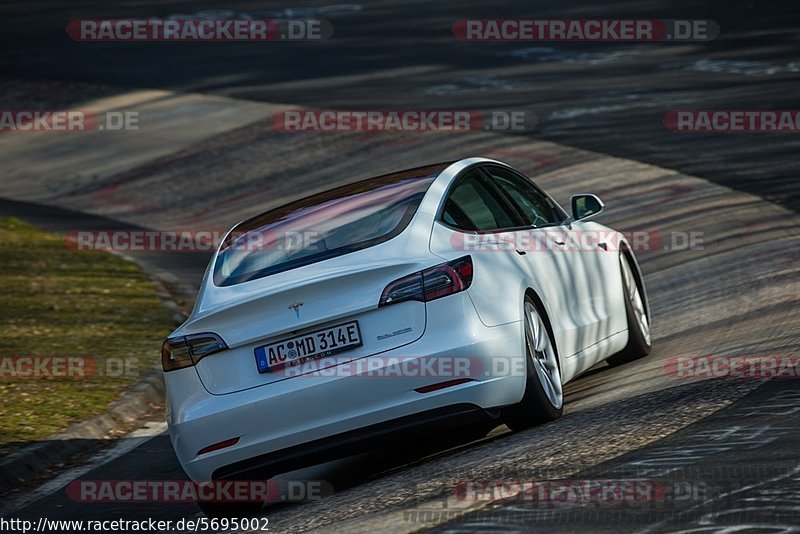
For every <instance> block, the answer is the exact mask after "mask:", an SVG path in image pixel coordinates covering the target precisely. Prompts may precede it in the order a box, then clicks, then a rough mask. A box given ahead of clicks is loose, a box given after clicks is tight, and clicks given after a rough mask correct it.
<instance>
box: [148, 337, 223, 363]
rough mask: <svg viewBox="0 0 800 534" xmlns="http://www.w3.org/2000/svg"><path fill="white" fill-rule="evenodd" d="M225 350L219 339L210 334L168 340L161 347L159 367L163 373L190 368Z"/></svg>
mask: <svg viewBox="0 0 800 534" xmlns="http://www.w3.org/2000/svg"><path fill="white" fill-rule="evenodd" d="M227 348H228V346H227V345H226V344H225V342H224V341H222V338H221V337H219V336H218V335H217V334H213V333H210V332H209V333H205V334H191V335H188V336H181V337H173V338H169V339H167V340H165V341H164V344H163V345H161V367H162V369H164V371H165V372H166V371H175V370H176V369H183V368H184V367H191V366H192V365H194V364H196V363H197V362H199V361H200V360H201V359H203V358H205V357H206V356H208V355H209V354H214V353H215V352H220V351H223V350H225V349H227Z"/></svg>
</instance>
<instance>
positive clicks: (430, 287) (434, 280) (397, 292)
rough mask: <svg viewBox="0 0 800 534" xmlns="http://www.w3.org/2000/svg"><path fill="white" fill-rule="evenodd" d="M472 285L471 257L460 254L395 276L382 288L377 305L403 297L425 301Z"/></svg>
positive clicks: (385, 304) (390, 302)
mask: <svg viewBox="0 0 800 534" xmlns="http://www.w3.org/2000/svg"><path fill="white" fill-rule="evenodd" d="M471 284H472V258H471V257H470V256H464V257H462V258H458V259H457V260H453V261H450V262H447V263H442V264H439V265H435V266H433V267H430V268H428V269H425V270H424V271H420V272H418V273H414V274H410V275H408V276H404V277H403V278H398V279H397V280H395V281H394V282H392V283H391V284H389V285H388V286H386V289H384V290H383V293H382V294H381V300H380V301H379V302H378V306H387V305H389V304H396V303H398V302H405V301H407V300H416V301H419V302H428V301H431V300H435V299H438V298H441V297H446V296H447V295H453V294H454V293H459V292H461V291H465V290H467V289H468V288H469V286H470V285H471Z"/></svg>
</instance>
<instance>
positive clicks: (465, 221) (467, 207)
mask: <svg viewBox="0 0 800 534" xmlns="http://www.w3.org/2000/svg"><path fill="white" fill-rule="evenodd" d="M442 219H443V220H444V222H446V223H447V224H449V225H450V226H454V227H456V228H459V229H461V230H473V231H475V230H477V231H483V230H497V229H499V228H510V227H512V226H516V224H515V222H514V220H513V219H512V217H511V214H509V213H508V211H507V210H506V208H505V206H504V205H503V201H502V200H501V199H500V198H499V197H498V195H497V194H496V193H495V191H494V190H493V189H492V188H491V186H489V184H488V183H487V182H486V180H485V179H484V178H483V176H482V175H481V173H480V171H478V170H473V171H470V172H469V173H467V174H466V175H464V176H463V177H462V178H459V180H458V182H457V183H456V184H455V187H454V188H453V189H452V191H450V194H449V195H448V196H447V200H446V201H445V206H444V213H443V214H442Z"/></svg>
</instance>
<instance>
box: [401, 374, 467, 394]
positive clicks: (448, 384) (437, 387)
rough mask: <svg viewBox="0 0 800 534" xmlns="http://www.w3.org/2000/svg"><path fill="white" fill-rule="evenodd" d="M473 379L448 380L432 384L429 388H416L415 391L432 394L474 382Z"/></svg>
mask: <svg viewBox="0 0 800 534" xmlns="http://www.w3.org/2000/svg"><path fill="white" fill-rule="evenodd" d="M472 381H473V379H472V378H456V379H455V380H448V381H447V382H439V383H438V384H431V385H429V386H422V387H421V388H416V389H415V390H414V391H416V392H417V393H430V392H431V391H438V390H440V389H444V388H451V387H453V386H457V385H459V384H464V383H466V382H472Z"/></svg>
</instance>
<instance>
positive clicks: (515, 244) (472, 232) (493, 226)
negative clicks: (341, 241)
mask: <svg viewBox="0 0 800 534" xmlns="http://www.w3.org/2000/svg"><path fill="white" fill-rule="evenodd" d="M529 230H530V225H527V224H525V221H524V218H523V216H522V214H521V213H520V210H519V209H518V208H516V207H514V206H513V204H512V203H511V202H510V201H509V198H508V196H507V195H506V194H505V193H503V191H502V190H501V189H500V188H499V187H498V185H497V184H496V183H494V181H493V180H492V179H491V177H490V176H489V175H488V174H487V173H486V172H485V171H483V170H482V169H480V168H472V169H470V170H468V171H466V172H465V173H464V174H463V175H462V176H460V177H458V178H457V179H456V180H455V181H454V182H453V184H452V185H451V187H450V188H449V190H448V192H447V194H446V197H445V199H444V202H443V206H442V209H441V213H440V214H439V216H438V217H437V222H436V223H435V224H434V228H433V232H432V234H431V245H430V246H431V251H432V252H433V253H434V254H437V255H439V256H441V257H443V258H445V259H448V260H451V259H455V258H457V257H459V256H462V255H464V254H465V253H468V254H469V255H470V256H472V261H473V264H474V281H473V284H472V287H470V291H469V295H470V298H471V299H472V300H473V303H474V304H475V308H476V309H477V311H478V315H479V316H480V318H481V321H482V322H483V323H484V324H486V325H487V326H497V325H500V324H504V323H508V322H512V321H518V320H519V319H520V317H521V315H520V314H521V310H522V295H523V294H524V291H525V290H526V289H527V288H528V287H531V288H532V289H533V290H534V291H536V293H537V294H538V295H539V296H540V297H541V299H542V300H543V301H544V304H545V307H546V308H547V310H546V311H547V313H548V316H550V317H551V325H552V327H553V330H554V335H555V337H556V342H557V344H558V346H559V347H564V352H562V355H569V354H571V352H569V351H570V350H572V349H571V343H572V341H571V340H570V339H568V338H567V333H569V334H572V330H574V328H573V327H572V325H571V323H570V322H569V321H567V322H566V323H564V322H563V321H562V318H564V317H565V310H563V309H562V306H564V305H565V304H564V297H563V288H562V286H561V284H558V283H553V280H557V279H558V276H559V273H558V269H559V267H558V265H557V262H555V261H546V258H545V257H544V256H545V255H541V256H542V258H540V259H537V260H538V261H537V262H532V261H528V260H527V259H526V258H527V257H528V256H531V255H532V254H530V253H528V252H527V251H525V250H524V249H523V247H521V246H519V244H520V243H522V242H523V241H524V240H525V239H526V238H527V237H528V236H526V235H525V232H528V231H529ZM534 263H536V268H534ZM565 327H569V329H570V330H569V332H567V330H565Z"/></svg>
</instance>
